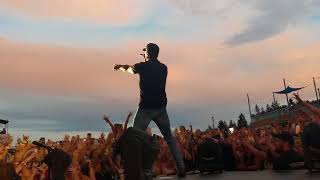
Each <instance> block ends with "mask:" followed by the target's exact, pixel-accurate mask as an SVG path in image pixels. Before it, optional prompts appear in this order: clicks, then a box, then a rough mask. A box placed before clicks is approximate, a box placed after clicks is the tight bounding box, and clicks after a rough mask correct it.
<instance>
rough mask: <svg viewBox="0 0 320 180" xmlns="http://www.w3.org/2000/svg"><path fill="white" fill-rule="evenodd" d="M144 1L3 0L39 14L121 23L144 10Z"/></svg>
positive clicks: (10, 6) (3, 4)
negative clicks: (142, 4)
mask: <svg viewBox="0 0 320 180" xmlns="http://www.w3.org/2000/svg"><path fill="white" fill-rule="evenodd" d="M140 4H141V3H139V2H134V1H131V0H129V1H118V0H108V1H106V0H90V1H88V0H67V1H65V0H54V1H51V0H40V1H39V0H28V1H20V0H3V1H1V2H0V6H1V7H2V8H6V9H9V10H12V11H14V12H16V13H18V14H22V15H25V16H29V17H36V18H60V19H66V20H77V21H79V20H80V21H90V22H98V23H110V24H114V25H121V24H127V23H130V22H132V21H134V20H136V18H138V16H139V15H140V14H141V13H142V12H145V11H144V10H143V9H141V8H140V7H139V6H140Z"/></svg>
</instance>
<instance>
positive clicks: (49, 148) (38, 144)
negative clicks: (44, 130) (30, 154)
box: [32, 141, 52, 151]
mask: <svg viewBox="0 0 320 180" xmlns="http://www.w3.org/2000/svg"><path fill="white" fill-rule="evenodd" d="M32 144H34V145H36V146H39V147H42V148H46V149H47V150H48V151H51V150H52V148H51V147H49V146H47V145H45V144H42V143H39V142H38V141H33V142H32Z"/></svg>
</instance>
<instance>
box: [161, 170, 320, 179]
mask: <svg viewBox="0 0 320 180" xmlns="http://www.w3.org/2000/svg"><path fill="white" fill-rule="evenodd" d="M306 172H307V170H298V171H286V172H273V171H271V170H264V171H249V172H248V171H236V172H224V173H222V174H211V175H199V174H194V175H187V177H186V178H184V179H185V180H202V179H214V180H286V179H290V180H304V179H306V180H311V179H314V180H315V179H318V180H319V179H320V173H319V172H316V173H314V174H312V175H310V174H306ZM155 179H156V180H166V179H168V180H175V179H178V178H177V177H176V176H169V177H158V178H155Z"/></svg>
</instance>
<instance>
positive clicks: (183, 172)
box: [177, 169, 186, 178]
mask: <svg viewBox="0 0 320 180" xmlns="http://www.w3.org/2000/svg"><path fill="white" fill-rule="evenodd" d="M177 176H178V178H185V177H186V170H185V169H179V170H178V172H177Z"/></svg>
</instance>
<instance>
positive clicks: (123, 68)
mask: <svg viewBox="0 0 320 180" xmlns="http://www.w3.org/2000/svg"><path fill="white" fill-rule="evenodd" d="M132 67H133V66H131V65H127V64H125V65H121V64H116V65H115V66H114V67H113V70H114V71H118V70H119V69H120V70H121V71H123V72H128V73H131V74H134V72H133V68H132Z"/></svg>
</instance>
